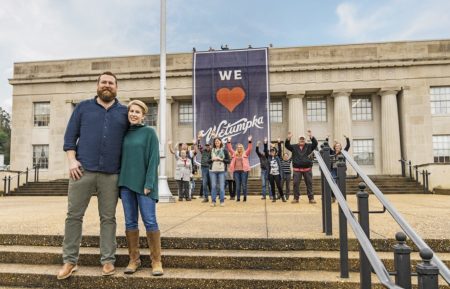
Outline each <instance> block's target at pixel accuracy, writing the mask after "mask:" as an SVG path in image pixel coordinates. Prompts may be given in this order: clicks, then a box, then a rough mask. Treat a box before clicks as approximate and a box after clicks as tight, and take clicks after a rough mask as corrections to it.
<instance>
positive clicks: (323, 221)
mask: <svg viewBox="0 0 450 289" xmlns="http://www.w3.org/2000/svg"><path fill="white" fill-rule="evenodd" d="M320 155H321V156H323V144H321V145H320ZM320 181H321V183H320V184H321V186H320V191H321V194H322V233H325V202H324V201H323V200H325V177H324V175H323V171H322V169H321V168H320Z"/></svg>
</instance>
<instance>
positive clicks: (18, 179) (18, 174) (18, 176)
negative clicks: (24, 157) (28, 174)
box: [17, 172, 20, 190]
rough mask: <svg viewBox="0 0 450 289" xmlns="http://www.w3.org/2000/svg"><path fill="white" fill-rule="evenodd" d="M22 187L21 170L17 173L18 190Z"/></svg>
mask: <svg viewBox="0 0 450 289" xmlns="http://www.w3.org/2000/svg"><path fill="white" fill-rule="evenodd" d="M19 187H20V172H18V173H17V190H19Z"/></svg>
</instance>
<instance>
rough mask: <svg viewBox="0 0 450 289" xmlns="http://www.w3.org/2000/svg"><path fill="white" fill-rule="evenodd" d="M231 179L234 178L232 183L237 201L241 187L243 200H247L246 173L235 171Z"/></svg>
mask: <svg viewBox="0 0 450 289" xmlns="http://www.w3.org/2000/svg"><path fill="white" fill-rule="evenodd" d="M233 178H234V181H235V182H236V194H237V199H238V200H239V199H240V198H241V186H242V191H243V193H244V198H247V179H248V172H244V171H235V172H234V174H233Z"/></svg>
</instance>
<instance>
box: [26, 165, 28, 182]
mask: <svg viewBox="0 0 450 289" xmlns="http://www.w3.org/2000/svg"><path fill="white" fill-rule="evenodd" d="M25 184H26V185H28V167H27V170H26V171H25Z"/></svg>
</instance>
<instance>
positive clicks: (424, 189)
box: [422, 170, 427, 193]
mask: <svg viewBox="0 0 450 289" xmlns="http://www.w3.org/2000/svg"><path fill="white" fill-rule="evenodd" d="M422 187H423V192H424V193H426V192H427V184H426V176H425V170H422Z"/></svg>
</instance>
